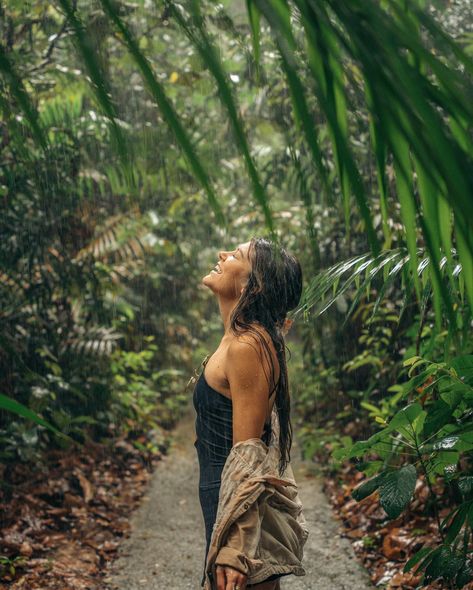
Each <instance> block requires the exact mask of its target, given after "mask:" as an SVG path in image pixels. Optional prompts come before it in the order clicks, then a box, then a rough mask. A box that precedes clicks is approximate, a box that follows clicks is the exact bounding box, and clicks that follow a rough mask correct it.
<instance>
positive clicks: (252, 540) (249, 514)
mask: <svg viewBox="0 0 473 590" xmlns="http://www.w3.org/2000/svg"><path fill="white" fill-rule="evenodd" d="M263 510H264V506H262V505H261V497H260V498H258V499H257V500H256V501H255V502H253V504H252V505H251V506H250V507H249V508H248V509H247V510H246V511H245V512H244V513H243V514H242V515H241V516H240V517H239V518H237V520H235V521H234V522H233V523H232V524H231V526H230V528H229V530H228V534H227V536H226V538H225V541H224V543H223V544H222V547H221V548H220V551H219V552H218V554H217V558H216V560H215V563H216V565H227V566H230V567H232V568H234V569H236V570H238V571H240V572H242V573H243V574H246V575H248V573H249V570H250V562H249V560H252V559H254V558H255V555H256V552H257V548H258V544H259V541H260V536H261V519H262V512H263Z"/></svg>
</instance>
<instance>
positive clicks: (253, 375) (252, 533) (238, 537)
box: [215, 335, 271, 590]
mask: <svg viewBox="0 0 473 590" xmlns="http://www.w3.org/2000/svg"><path fill="white" fill-rule="evenodd" d="M265 361H266V356H265V355H264V354H263V352H262V350H261V344H259V343H257V342H256V340H255V339H254V338H253V337H251V336H246V335H245V336H240V337H239V338H238V339H236V340H234V341H233V342H232V343H231V344H230V346H229V348H228V352H227V358H226V376H227V379H228V382H229V385H230V392H231V394H232V406H233V444H234V445H235V444H236V443H237V442H240V441H244V440H248V439H250V438H260V437H261V435H262V433H263V428H264V422H265V420H266V415H267V413H268V397H269V376H270V375H271V371H270V369H269V367H268V364H267V361H266V362H265ZM265 365H266V366H265ZM260 531H261V516H260V506H259V502H258V501H257V502H254V503H253V505H252V506H250V508H249V509H248V510H247V511H246V512H245V513H244V514H243V515H242V516H241V517H240V518H239V519H237V520H236V521H235V522H234V523H233V524H232V526H231V527H230V529H229V532H228V536H227V538H226V540H225V545H224V546H222V548H221V549H220V551H219V553H218V556H217V558H216V561H215V563H216V564H217V566H220V567H217V588H218V590H220V589H222V590H224V589H225V587H226V583H227V582H230V583H234V584H235V583H238V584H240V586H241V587H242V588H244V585H243V584H245V583H246V578H247V575H248V569H249V568H248V562H247V559H252V558H254V556H255V554H256V550H257V547H258V543H259V539H260Z"/></svg>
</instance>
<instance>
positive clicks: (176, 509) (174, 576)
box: [106, 406, 373, 590]
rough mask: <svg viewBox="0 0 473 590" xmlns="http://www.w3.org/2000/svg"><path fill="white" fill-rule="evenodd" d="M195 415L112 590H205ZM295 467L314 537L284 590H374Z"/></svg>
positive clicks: (168, 460)
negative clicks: (202, 588) (298, 572)
mask: <svg viewBox="0 0 473 590" xmlns="http://www.w3.org/2000/svg"><path fill="white" fill-rule="evenodd" d="M194 416H195V414H194V409H193V407H192V406H190V407H189V411H188V413H187V414H186V416H185V418H184V419H183V420H182V421H181V422H180V424H179V425H178V427H177V429H176V431H175V442H174V443H173V445H172V448H171V449H170V452H169V454H168V455H167V456H166V457H165V458H164V459H163V460H162V462H160V463H159V464H158V467H157V469H156V471H155V473H154V475H153V478H152V480H151V483H150V485H149V488H148V490H147V493H146V494H145V496H144V498H143V502H142V505H141V506H140V508H139V509H138V510H137V511H136V513H135V514H134V516H133V518H132V534H131V536H130V537H129V538H128V539H126V540H124V542H123V543H122V545H121V547H120V551H119V556H118V558H117V560H116V561H115V562H114V563H113V564H112V566H111V568H110V571H109V573H108V576H107V578H106V582H107V586H106V587H107V590H136V589H141V588H146V590H167V589H170V590H199V588H200V578H201V575H202V569H203V559H204V551H205V541H204V522H203V518H202V514H201V511H200V505H199V499H198V490H197V485H198V483H197V482H198V464H197V455H196V451H195V449H194V446H193V443H194V440H195V436H194V433H195V430H194ZM297 455H298V450H297V448H296V446H295V445H294V446H293V452H292V457H293V461H292V466H293V469H294V474H295V477H296V481H297V483H298V485H299V490H300V497H301V500H302V503H303V505H304V514H305V517H306V519H307V524H308V526H309V529H310V535H309V538H308V540H307V543H306V545H305V548H304V567H305V568H306V571H307V575H306V576H302V577H296V576H288V577H287V578H283V579H282V581H281V588H282V589H283V590H369V589H370V588H373V586H372V585H371V583H370V580H369V577H368V575H367V573H366V572H365V571H364V570H363V568H362V567H361V565H359V564H358V562H357V561H356V559H355V556H354V554H353V551H352V548H351V545H350V542H349V541H348V540H347V539H343V538H341V537H340V536H339V533H338V524H337V523H336V522H335V521H334V519H333V517H332V512H331V508H330V506H329V504H328V501H327V499H326V498H325V496H324V494H323V492H322V490H321V481H320V480H319V479H318V478H317V477H315V476H314V475H313V473H311V472H313V468H312V469H311V465H310V463H304V462H301V461H298V460H297Z"/></svg>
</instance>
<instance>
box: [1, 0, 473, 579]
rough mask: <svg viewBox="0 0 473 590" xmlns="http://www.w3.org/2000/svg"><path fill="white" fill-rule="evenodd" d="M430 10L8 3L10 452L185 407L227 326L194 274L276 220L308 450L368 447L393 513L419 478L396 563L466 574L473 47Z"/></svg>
mask: <svg viewBox="0 0 473 590" xmlns="http://www.w3.org/2000/svg"><path fill="white" fill-rule="evenodd" d="M424 4H426V3H423V2H421V0H416V1H415V2H410V3H405V2H402V1H400V0H337V1H332V0H324V1H323V2H315V1H314V0H293V1H291V2H289V1H287V2H286V1H285V0H248V1H247V3H246V6H244V5H243V3H240V2H235V1H233V2H230V1H226V2H224V3H223V4H215V3H212V2H198V1H196V0H190V1H189V2H167V1H163V2H158V1H157V2H149V1H147V0H146V1H145V0H143V1H140V2H136V3H125V2H116V1H112V0H99V1H97V2H92V1H89V0H80V1H76V0H57V2H52V3H42V2H39V1H38V2H30V3H27V4H25V3H23V2H16V1H11V2H9V3H8V5H7V6H3V5H2V6H0V16H1V19H0V74H1V78H0V108H1V110H2V120H1V121H0V128H1V146H2V151H1V154H0V162H1V167H0V169H1V172H0V196H1V198H2V213H3V215H2V217H1V220H0V233H1V235H2V240H1V243H0V296H1V301H2V308H1V312H0V367H1V369H2V370H1V374H2V378H1V380H0V394H1V396H0V408H2V409H3V410H4V411H3V413H2V414H0V441H1V443H2V444H1V446H0V448H1V451H0V452H1V453H2V454H1V460H2V461H15V460H23V461H31V460H33V458H38V457H40V456H41V451H42V450H43V449H44V448H46V447H47V446H48V445H53V444H61V445H65V444H69V443H68V441H67V439H66V438H65V435H67V436H68V437H70V438H72V439H74V440H76V441H81V440H83V439H84V437H86V436H90V437H95V438H97V437H102V436H105V435H110V434H113V433H114V431H116V429H117V428H118V426H117V425H118V424H120V425H123V426H121V428H124V429H125V430H126V429H128V430H129V431H130V432H131V433H133V431H134V429H140V428H142V429H145V430H146V431H148V432H149V431H155V430H156V428H157V427H158V425H160V426H169V425H171V424H172V423H173V421H174V420H175V419H176V417H177V415H178V413H179V409H180V408H181V406H182V405H183V404H184V403H185V402H186V395H185V394H183V393H182V390H183V384H184V382H185V381H186V380H187V379H186V378H185V377H186V375H185V373H186V372H189V371H190V368H191V366H192V365H196V364H198V362H199V361H200V359H201V357H202V356H203V355H204V353H205V352H206V351H207V346H211V345H212V342H213V340H214V339H215V338H216V336H217V334H218V321H216V320H215V315H214V310H213V308H212V307H211V304H210V302H209V299H208V298H207V297H206V294H204V292H203V291H201V290H200V289H197V288H196V285H198V283H199V280H200V277H201V276H202V275H203V274H204V273H205V272H207V269H208V267H210V266H211V262H212V261H214V260H215V256H216V248H217V247H220V246H221V245H222V242H224V243H225V244H228V245H231V243H235V242H238V241H242V240H243V236H244V238H246V237H249V236H251V234H254V233H263V232H264V233H267V234H268V235H270V236H272V237H273V238H275V239H277V240H281V241H283V242H284V245H285V246H287V247H288V248H289V249H290V250H292V251H294V252H295V253H296V254H298V255H299V257H300V259H301V261H302V263H303V267H304V272H305V276H306V279H307V286H306V289H305V292H304V297H303V301H302V302H301V305H300V307H299V309H298V310H296V312H295V313H294V317H295V318H300V319H301V320H303V321H300V322H299V323H296V328H295V329H294V332H293V334H294V341H293V345H294V349H295V353H296V354H295V357H296V358H295V359H294V365H293V383H294V390H295V406H296V411H297V416H298V421H299V432H298V434H299V436H300V440H301V442H302V445H303V448H304V450H305V454H306V456H308V457H314V456H317V457H320V455H321V453H326V450H327V448H329V449H331V450H334V452H335V457H336V458H337V459H338V460H340V459H341V458H346V459H350V460H352V461H355V462H356V463H357V466H358V467H359V468H360V470H362V471H364V472H365V474H366V475H367V476H368V478H369V479H368V480H367V481H366V482H364V483H362V484H361V485H360V486H359V487H358V488H357V489H356V490H355V491H354V497H355V498H357V499H361V498H364V497H367V496H368V495H370V494H371V493H373V492H375V491H378V492H379V497H380V502H381V505H382V507H383V508H384V510H385V511H386V514H387V517H388V518H390V519H395V518H398V517H399V516H400V515H401V513H402V512H403V511H404V510H406V509H407V510H408V509H409V503H410V501H411V498H412V497H413V494H415V489H416V485H417V483H418V482H419V481H422V482H425V484H426V485H427V486H428V487H429V490H430V493H431V496H432V502H431V504H430V510H431V514H432V518H433V519H434V520H436V521H437V524H438V539H436V540H433V541H432V544H431V545H430V546H428V547H427V546H426V547H423V548H421V550H420V551H418V552H417V553H416V554H415V556H414V557H412V558H411V559H410V560H409V562H408V563H407V564H406V566H405V567H406V571H407V570H409V569H411V568H413V567H414V566H416V567H417V568H418V571H422V572H423V583H424V584H428V583H430V582H431V581H433V580H436V579H439V580H441V583H444V584H447V585H450V587H452V588H453V587H458V588H461V587H462V586H464V585H465V584H466V583H468V581H469V579H470V578H471V577H472V573H471V572H472V570H473V567H472V543H473V539H472V536H473V534H472V528H473V521H472V518H473V517H472V514H473V513H472V504H471V502H472V498H471V487H472V486H471V479H472V477H473V475H472V474H473V465H472V460H471V450H472V446H471V445H472V444H473V443H472V440H471V426H470V423H471V412H472V407H471V403H472V387H473V383H472V380H471V379H472V353H473V346H472V345H473V340H472V337H471V325H472V318H471V310H472V307H473V232H472V219H473V205H472V199H471V195H472V193H473V191H472V189H473V186H472V182H473V180H472V179H473V175H472V169H473V166H472V159H473V147H472V140H471V122H472V121H473V106H472V104H473V103H472V101H471V92H472V72H473V61H472V57H471V38H470V37H469V36H468V34H466V35H464V36H459V38H458V39H456V40H455V39H454V38H453V36H452V35H450V34H449V33H447V32H446V31H445V30H444V28H443V27H442V22H441V19H439V18H438V17H436V18H434V17H433V15H434V14H437V12H440V13H441V14H442V15H443V18H445V19H446V16H445V14H444V13H445V10H444V9H445V6H444V4H445V3H443V2H442V1H441V0H439V1H438V2H436V3H430V4H429V5H427V6H426V5H424ZM124 81H125V84H124ZM182 369H184V370H182ZM180 371H182V372H180ZM13 413H15V414H17V415H18V416H21V417H22V418H27V420H24V419H19V418H18V419H16V418H13V415H14V414H13ZM353 416H356V419H355V420H353ZM367 431H368V434H367V436H366V435H365V434H366V432H367ZM340 433H342V434H340ZM360 438H366V440H363V441H360V440H358V439H360ZM158 440H159V437H158ZM357 440H358V442H356V441H357ZM153 444H156V441H155V442H154V443H153V442H152V441H150V442H149V445H150V446H152V445H153ZM439 486H440V488H439ZM442 486H443V487H442ZM439 490H441V491H439ZM446 505H447V506H449V507H450V512H449V514H448V516H447V517H446V518H444V519H443V522H442V520H441V519H440V517H439V512H440V507H441V506H442V507H444V506H446ZM435 543H437V545H435Z"/></svg>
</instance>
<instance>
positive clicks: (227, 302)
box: [218, 297, 239, 335]
mask: <svg viewBox="0 0 473 590" xmlns="http://www.w3.org/2000/svg"><path fill="white" fill-rule="evenodd" d="M238 301H239V300H238V299H222V298H221V297H219V299H218V306H219V308H220V316H221V318H222V322H223V329H224V332H225V335H227V334H229V333H230V320H231V317H232V312H233V310H234V309H235V307H236V306H237V305H238Z"/></svg>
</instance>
